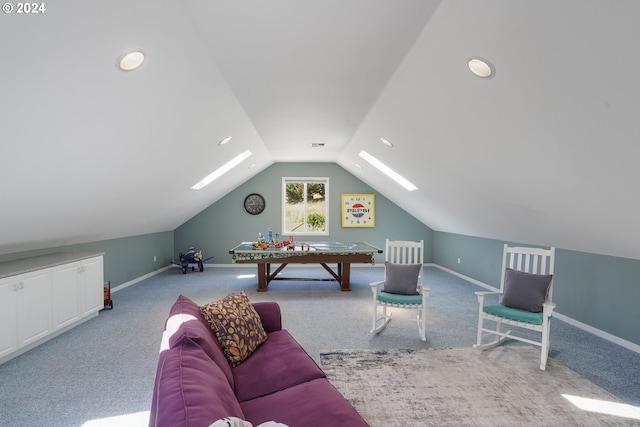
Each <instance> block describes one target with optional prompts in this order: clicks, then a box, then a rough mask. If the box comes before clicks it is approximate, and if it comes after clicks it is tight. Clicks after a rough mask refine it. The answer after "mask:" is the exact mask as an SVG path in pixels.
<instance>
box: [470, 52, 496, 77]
mask: <svg viewBox="0 0 640 427" xmlns="http://www.w3.org/2000/svg"><path fill="white" fill-rule="evenodd" d="M467 65H468V66H469V70H471V72H472V73H473V74H475V75H476V76H478V77H482V78H483V79H489V78H491V77H493V76H494V75H495V74H496V70H495V68H494V67H493V65H492V64H491V63H490V62H489V61H487V60H486V59H482V58H477V57H476V58H471V59H469V61H468V62H467Z"/></svg>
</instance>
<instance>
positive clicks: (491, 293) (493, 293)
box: [474, 291, 502, 306]
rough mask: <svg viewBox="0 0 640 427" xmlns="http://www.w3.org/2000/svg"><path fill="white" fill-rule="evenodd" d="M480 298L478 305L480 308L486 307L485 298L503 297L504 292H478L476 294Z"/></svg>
mask: <svg viewBox="0 0 640 427" xmlns="http://www.w3.org/2000/svg"><path fill="white" fill-rule="evenodd" d="M474 293H475V294H476V296H477V297H478V303H479V304H480V306H482V305H484V297H486V296H489V295H502V292H492V291H477V292H474Z"/></svg>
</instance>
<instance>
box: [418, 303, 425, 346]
mask: <svg viewBox="0 0 640 427" xmlns="http://www.w3.org/2000/svg"><path fill="white" fill-rule="evenodd" d="M426 327H427V319H426V316H425V315H424V311H422V309H421V310H420V311H419V312H418V332H420V339H421V340H422V341H426V340H427V331H426Z"/></svg>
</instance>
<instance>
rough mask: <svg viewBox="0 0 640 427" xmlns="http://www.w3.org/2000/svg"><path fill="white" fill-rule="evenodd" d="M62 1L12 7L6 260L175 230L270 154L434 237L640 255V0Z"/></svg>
mask: <svg viewBox="0 0 640 427" xmlns="http://www.w3.org/2000/svg"><path fill="white" fill-rule="evenodd" d="M45 7H46V11H44V12H43V13H42V12H41V13H39V14H29V15H26V14H18V13H16V11H15V10H14V11H13V12H12V13H3V14H2V16H0V53H1V54H2V62H3V67H2V71H1V72H0V73H1V74H0V75H1V77H2V79H1V81H0V87H1V88H2V93H1V95H0V113H1V114H2V115H1V123H2V126H1V127H0V142H1V144H2V154H1V155H0V179H1V180H2V183H3V185H2V188H3V190H2V206H3V209H2V211H1V212H0V254H3V253H10V252H19V251H23V250H31V249H39V248H45V247H53V246H60V245H65V244H72V243H82V242H89V241H95V240H102V239H108V238H116V237H125V236H131V235H139V234H145V233H152V232H158V231H166V230H173V229H175V228H176V227H177V226H179V225H180V224H182V223H183V222H184V221H186V220H188V219H189V218H191V217H192V216H194V215H195V214H196V213H198V212H200V211H201V210H202V209H204V208H205V207H206V206H208V205H210V204H211V203H213V202H215V201H216V200H218V199H220V198H221V197H222V196H224V195H225V194H227V193H228V192H230V191H232V190H233V189H234V188H235V187H236V186H237V185H239V184H240V183H242V182H244V181H246V180H248V179H249V178H251V177H252V176H254V175H256V174H257V173H259V172H260V171H262V170H264V169H265V168H267V167H268V166H269V165H271V164H273V163H274V162H318V161H320V162H335V163H338V164H339V165H341V166H342V167H343V168H345V169H346V170H348V171H349V172H351V173H353V174H354V175H355V176H357V177H358V178H360V179H362V180H363V181H364V182H366V183H368V184H369V185H371V186H372V187H373V188H375V189H376V190H377V191H379V192H380V193H381V194H383V195H384V196H385V197H387V198H389V199H391V200H392V201H393V202H395V203H396V204H397V205H399V206H400V207H402V208H403V209H405V210H406V211H408V212H409V213H411V214H412V215H414V216H415V217H416V218H418V219H419V220H420V221H422V222H423V223H424V224H426V225H428V226H430V227H432V228H433V229H435V230H440V231H446V232H453V233H459V234H466V235H472V236H480V237H488V238H495V239H504V240H511V241H517V242H528V243H534V244H542V245H555V246H557V247H561V248H566V249H574V250H579V251H585V252H594V253H600V254H608V255H615V256H621V257H627V258H634V259H640V245H638V244H637V243H636V242H637V241H638V240H639V238H640V232H639V230H640V229H639V227H638V226H637V225H636V221H637V218H639V217H640V201H639V198H638V196H637V190H636V186H637V183H638V181H639V179H638V178H639V173H638V171H637V159H638V158H639V155H640V147H639V146H638V143H639V142H640V138H639V136H640V120H638V117H640V114H639V113H640V103H638V102H637V99H638V97H639V95H640V85H639V84H638V83H637V79H636V73H637V70H638V69H640V56H638V54H637V41H638V40H640V26H638V25H637V22H638V21H639V20H640V2H636V1H631V0H628V1H616V2H610V1H605V0H601V1H596V0H564V1H537V2H532V1H528V0H491V1H468V2H464V1H450V0H442V1H436V0H397V1H390V0H323V1H316V0H270V1H263V0H243V1H237V2H230V1H222V0H187V1H184V2H180V3H179V4H178V3H175V2H164V1H161V2H158V1H157V0H135V1H131V0H129V1H125V0H117V1H110V2H87V1H83V0H63V1H59V2H54V3H45ZM133 48H140V49H142V50H143V51H144V52H145V54H146V60H145V62H144V63H143V65H142V66H141V67H140V68H138V69H136V70H133V71H128V72H124V71H121V70H119V69H118V67H117V61H118V59H119V57H120V56H121V55H122V54H123V53H124V52H126V51H128V50H130V49H133ZM475 56H479V57H483V58H486V59H488V60H490V61H491V63H492V64H493V65H494V66H495V70H496V74H495V76H494V77H493V78H490V79H481V78H478V77H476V76H474V75H473V74H471V73H470V72H469V69H468V68H467V61H468V60H469V58H471V57H475ZM227 136H232V137H233V139H232V140H231V142H230V143H228V144H225V145H218V142H219V141H220V140H222V139H223V138H225V137H227ZM380 138H385V139H387V140H389V141H391V142H392V143H393V144H394V146H393V147H392V148H391V147H388V146H386V145H384V144H382V143H381V142H380ZM312 144H324V147H319V148H312ZM247 149H249V150H250V151H251V152H252V156H251V157H250V158H249V159H247V160H245V161H244V162H243V163H241V164H240V166H238V167H236V168H235V169H233V170H232V171H230V172H229V173H227V174H225V175H224V176H223V177H221V178H219V179H218V180H217V181H216V185H211V186H208V187H205V188H204V189H202V190H199V191H195V190H191V189H190V187H191V186H192V185H194V184H195V183H196V182H197V181H199V180H200V179H201V178H203V177H204V176H205V175H207V174H209V173H210V172H212V171H213V170H215V169H217V168H218V167H221V166H222V165H223V164H225V163H226V162H227V161H229V160H230V159H232V158H233V157H235V156H237V155H238V154H240V153H241V152H243V151H245V150H247ZM361 150H366V151H367V152H369V153H371V154H373V155H374V156H377V157H378V158H379V159H381V160H382V161H384V162H385V163H386V164H387V165H388V166H390V167H392V168H394V169H395V170H396V171H398V172H400V173H401V174H402V175H404V176H405V178H407V179H409V180H410V181H411V182H413V183H414V184H415V185H416V186H417V187H418V188H419V189H418V190H416V191H412V192H409V191H406V190H404V189H402V188H401V187H399V186H398V185H397V184H395V183H394V182H392V181H390V180H389V179H388V178H386V177H384V176H383V175H381V174H380V173H379V172H377V171H376V170H375V169H373V168H372V167H371V166H369V165H368V164H367V163H366V162H364V161H363V160H362V159H361V158H360V157H358V153H359V152H360V151H361ZM356 164H359V166H360V167H358V166H356Z"/></svg>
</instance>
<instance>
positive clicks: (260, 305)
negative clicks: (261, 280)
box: [252, 301, 282, 334]
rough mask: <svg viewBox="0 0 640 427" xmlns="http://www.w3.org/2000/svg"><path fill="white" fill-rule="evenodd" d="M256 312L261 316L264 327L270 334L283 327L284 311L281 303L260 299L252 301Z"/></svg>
mask: <svg viewBox="0 0 640 427" xmlns="http://www.w3.org/2000/svg"><path fill="white" fill-rule="evenodd" d="M252 305H253V308H254V309H255V310H256V313H258V315H259V316H260V321H261V322H262V327H263V328H264V331H265V332H266V333H267V334H268V333H269V332H275V331H279V330H280V329H282V313H281V312H280V305H279V304H278V303H277V302H274V301H260V302H254V303H252Z"/></svg>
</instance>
